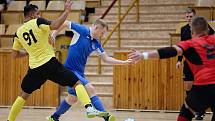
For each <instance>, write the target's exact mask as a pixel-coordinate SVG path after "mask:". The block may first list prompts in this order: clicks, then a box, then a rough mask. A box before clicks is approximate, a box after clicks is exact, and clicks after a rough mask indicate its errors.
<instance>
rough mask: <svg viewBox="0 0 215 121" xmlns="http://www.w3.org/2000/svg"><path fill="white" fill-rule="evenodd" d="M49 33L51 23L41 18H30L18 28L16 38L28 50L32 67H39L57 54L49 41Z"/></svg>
mask: <svg viewBox="0 0 215 121" xmlns="http://www.w3.org/2000/svg"><path fill="white" fill-rule="evenodd" d="M49 34H50V28H49V25H48V23H46V21H45V22H44V19H41V18H38V19H33V20H30V21H28V22H26V23H24V24H23V25H22V26H21V27H20V28H18V30H17V32H16V36H15V38H14V40H16V39H17V40H18V42H19V43H20V44H21V45H22V46H23V47H24V49H25V50H26V51H27V52H28V54H29V64H30V67H32V68H35V67H38V66H40V65H42V64H44V63H46V62H47V61H49V60H50V59H51V58H52V57H54V56H55V54H54V50H53V47H52V46H51V45H50V44H49V42H48V39H49Z"/></svg>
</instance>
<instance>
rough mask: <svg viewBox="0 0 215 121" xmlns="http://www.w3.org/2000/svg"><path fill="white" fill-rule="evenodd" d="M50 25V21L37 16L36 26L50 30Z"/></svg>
mask: <svg viewBox="0 0 215 121" xmlns="http://www.w3.org/2000/svg"><path fill="white" fill-rule="evenodd" d="M49 25H51V21H48V20H46V19H44V18H38V19H37V26H38V27H39V28H40V29H42V30H44V31H50V26H49Z"/></svg>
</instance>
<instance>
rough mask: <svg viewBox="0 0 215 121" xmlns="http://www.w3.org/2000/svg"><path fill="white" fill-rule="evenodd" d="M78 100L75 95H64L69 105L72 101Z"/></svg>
mask: <svg viewBox="0 0 215 121" xmlns="http://www.w3.org/2000/svg"><path fill="white" fill-rule="evenodd" d="M77 101H78V99H77V97H76V96H73V95H71V94H68V96H67V97H66V102H67V103H68V104H70V105H73V104H74V103H76V102H77Z"/></svg>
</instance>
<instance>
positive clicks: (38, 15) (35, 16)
mask: <svg viewBox="0 0 215 121" xmlns="http://www.w3.org/2000/svg"><path fill="white" fill-rule="evenodd" d="M39 17H40V11H39V10H38V9H37V10H36V11H35V12H33V13H32V15H31V18H33V19H35V18H39Z"/></svg>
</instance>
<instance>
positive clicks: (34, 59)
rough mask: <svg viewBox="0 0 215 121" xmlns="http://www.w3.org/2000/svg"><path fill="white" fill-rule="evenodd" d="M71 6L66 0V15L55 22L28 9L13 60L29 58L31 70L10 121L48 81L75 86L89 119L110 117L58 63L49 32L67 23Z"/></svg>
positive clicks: (15, 37)
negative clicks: (95, 105) (92, 101)
mask: <svg viewBox="0 0 215 121" xmlns="http://www.w3.org/2000/svg"><path fill="white" fill-rule="evenodd" d="M71 4H72V2H71V0H67V1H66V3H65V10H64V12H63V13H62V14H61V15H60V17H58V18H57V19H56V20H54V21H48V20H46V19H44V18H40V17H39V10H38V7H37V6H36V5H32V4H30V5H27V6H25V8H24V16H25V20H24V24H23V25H22V26H21V27H20V28H18V30H17V32H16V34H15V36H14V43H13V48H12V50H13V56H14V58H18V57H24V56H27V55H29V70H28V72H27V74H26V75H25V77H24V79H23V80H22V84H21V88H22V92H21V95H20V96H18V97H17V99H16V100H15V102H14V103H13V105H12V108H11V111H10V113H9V116H8V121H15V119H16V117H17V115H18V114H19V112H20V111H21V109H22V107H23V105H24V104H25V101H26V100H27V99H28V97H29V96H30V95H31V93H32V92H34V91H35V90H37V89H40V87H41V86H42V85H43V84H44V83H45V82H46V80H47V79H49V80H51V81H53V82H55V83H58V84H60V85H62V86H70V87H74V88H75V89H76V93H77V96H78V98H79V100H80V101H81V102H82V103H83V104H84V106H85V108H86V112H87V116H88V117H89V118H92V117H95V116H104V115H107V113H106V112H100V111H97V110H96V109H94V108H93V107H92V105H91V102H90V99H89V96H88V94H87V92H86V90H85V88H84V87H83V85H81V83H80V81H79V79H78V78H77V77H76V75H75V74H74V73H73V72H71V71H69V70H67V69H66V68H65V67H64V66H63V65H62V64H61V63H60V62H58V60H57V59H56V58H55V53H54V50H53V48H52V46H51V44H50V43H49V34H50V30H55V29H58V28H59V27H60V26H61V25H62V24H63V23H64V21H65V20H66V18H67V16H68V14H69V12H70V10H71ZM21 48H24V49H25V51H22V50H21Z"/></svg>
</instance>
